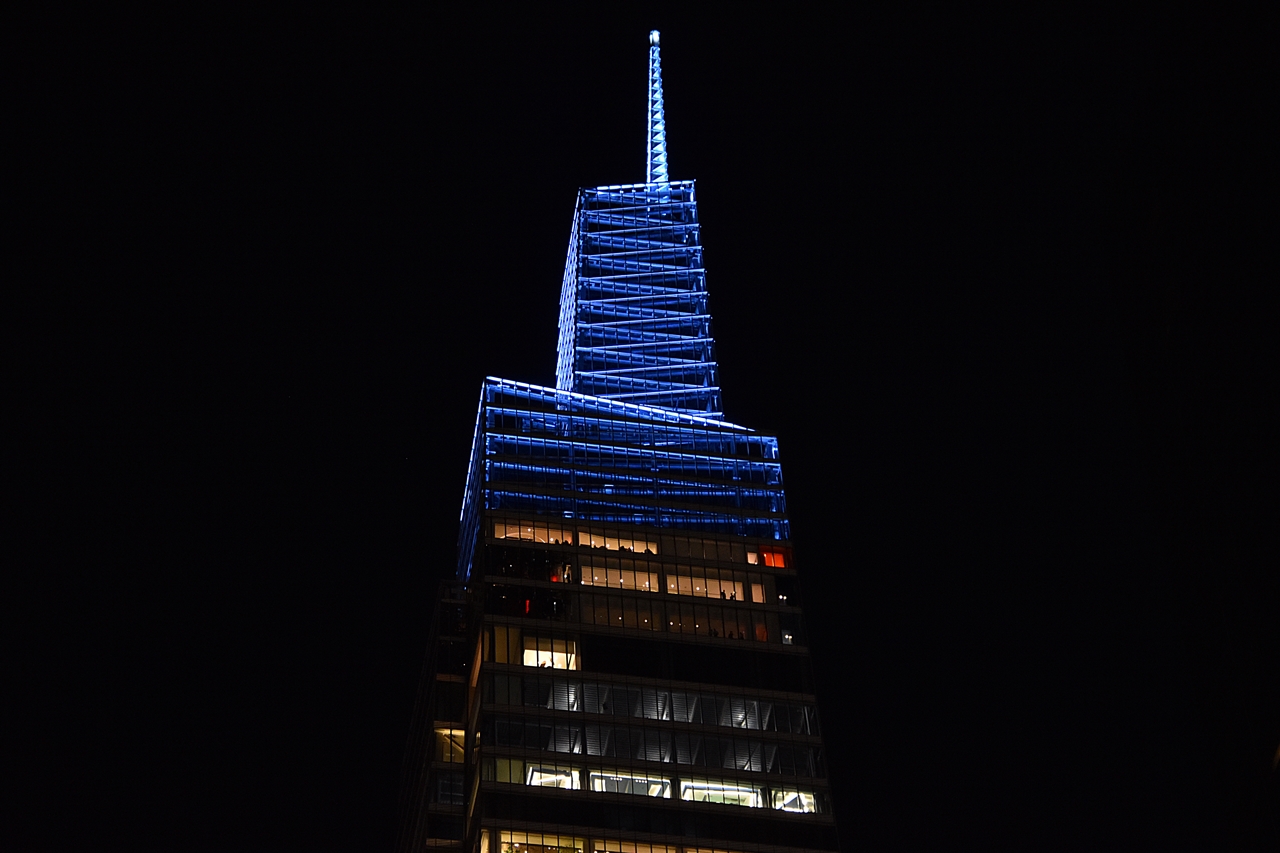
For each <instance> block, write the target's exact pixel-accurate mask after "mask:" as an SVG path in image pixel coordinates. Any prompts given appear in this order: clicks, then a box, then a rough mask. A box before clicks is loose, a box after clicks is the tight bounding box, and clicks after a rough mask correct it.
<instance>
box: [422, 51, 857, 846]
mask: <svg viewBox="0 0 1280 853" xmlns="http://www.w3.org/2000/svg"><path fill="white" fill-rule="evenodd" d="M649 41H650V47H649V122H648V124H649V137H648V160H647V163H646V176H645V177H646V181H645V183H643V184H631V185H620V186H606V187H596V188H594V189H584V190H581V191H580V192H579V194H578V202H577V207H576V210H575V213H574V219H573V230H572V233H571V237H570V243H569V253H568V258H567V260H566V264H565V276H564V282H563V286H562V290H561V297H560V327H559V344H558V350H559V353H558V355H559V357H558V360H557V370H556V387H555V388H545V387H540V386H536V385H528V384H525V383H520V382H514V381H510V380H506V379H497V378H492V377H490V378H488V379H486V380H485V381H484V384H483V387H482V389H481V394H480V410H479V415H478V418H477V421H476V431H475V440H474V444H473V446H472V451H471V463H470V467H469V470H468V473H467V483H466V491H465V493H464V497H463V506H462V517H461V525H460V531H459V538H458V571H457V576H456V579H455V580H453V581H450V582H448V583H446V584H444V585H443V587H442V590H441V594H440V596H439V599H438V601H437V604H436V612H435V618H434V621H433V626H432V639H431V646H430V652H429V655H428V660H427V665H426V669H425V671H424V677H423V683H422V688H421V690H420V692H419V699H418V706H417V708H416V710H415V720H414V728H413V732H412V734H411V738H410V744H409V751H408V754H407V757H406V767H405V785H404V803H403V811H404V816H405V819H404V823H403V826H402V830H401V834H400V839H399V848H400V849H401V850H404V851H410V850H422V849H425V848H446V849H453V850H459V851H466V853H569V851H576V853H596V852H597V851H598V852H599V853H606V851H609V852H610V853H711V851H715V853H787V851H797V853H798V851H818V850H835V849H837V847H838V845H837V842H836V831H835V822H834V818H833V816H832V814H831V805H830V802H831V800H830V795H829V788H828V781H827V778H828V777H827V769H826V758H825V756H824V753H823V747H822V737H821V726H820V724H819V720H818V713H817V707H816V703H815V700H814V688H813V683H812V676H811V668H810V663H809V655H808V649H807V645H806V637H805V630H804V622H803V618H802V614H801V609H800V606H799V604H800V602H799V589H798V585H797V582H796V565H795V560H794V557H793V554H792V549H791V535H790V526H789V523H788V520H787V514H786V498H785V494H784V492H783V486H782V470H781V466H780V463H779V458H778V442H777V439H776V438H774V437H772V436H766V435H761V434H759V433H757V432H754V431H752V430H751V429H748V428H746V427H743V426H738V425H735V424H732V423H728V422H726V421H724V420H723V416H722V410H721V396H720V387H719V383H718V371H717V367H716V361H715V342H714V340H713V338H712V335H711V325H710V314H709V312H708V307H707V289H706V277H705V270H704V269H703V264H702V248H701V243H700V239H699V226H698V213H697V200H696V197H695V192H694V183H693V182H692V181H671V180H669V179H668V173H667V150H666V130H665V122H664V118H663V107H662V77H661V64H660V57H659V46H658V34H657V32H653V33H651V34H650V37H649Z"/></svg>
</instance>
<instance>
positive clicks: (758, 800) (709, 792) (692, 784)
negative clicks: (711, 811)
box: [680, 779, 764, 809]
mask: <svg viewBox="0 0 1280 853" xmlns="http://www.w3.org/2000/svg"><path fill="white" fill-rule="evenodd" d="M680 799H682V800H689V801H691V802H695V803H724V804H726V805H731V806H747V807H748V808H753V809H759V808H763V807H764V792H763V789H761V788H759V787H757V786H755V785H744V784H741V783H739V782H732V781H724V780H720V779H681V780H680Z"/></svg>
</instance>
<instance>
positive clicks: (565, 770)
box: [524, 761, 582, 791]
mask: <svg viewBox="0 0 1280 853" xmlns="http://www.w3.org/2000/svg"><path fill="white" fill-rule="evenodd" d="M524 783H525V784H526V785H532V786H533V787H535V788H564V789H566V790H571V791H576V790H578V789H579V788H581V787H582V785H581V780H580V777H579V774H578V771H577V769H575V768H573V767H569V766H566V765H563V764H535V763H534V762H532V761H531V762H527V765H526V768H525V776H524Z"/></svg>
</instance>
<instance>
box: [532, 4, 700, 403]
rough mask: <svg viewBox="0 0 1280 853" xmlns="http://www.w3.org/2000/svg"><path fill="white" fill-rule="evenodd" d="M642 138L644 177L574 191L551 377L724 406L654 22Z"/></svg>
mask: <svg viewBox="0 0 1280 853" xmlns="http://www.w3.org/2000/svg"><path fill="white" fill-rule="evenodd" d="M646 144H647V149H648V157H647V160H646V175H645V178H646V180H645V183H643V184H628V185H619V186H603V187H595V188H594V189H583V190H580V191H579V192H578V204H577V209H576V210H575V212H574V216H573V231H572V233H571V235H570V237H569V254H568V257H567V259H566V261H565V271H564V283H563V285H562V288H561V291H560V336H559V344H558V358H557V361H556V388H558V389H560V390H562V391H575V392H577V393H580V394H590V395H593V396H598V397H607V398H611V399H615V400H624V401H627V402H632V403H640V404H643V405H648V406H658V407H661V408H668V409H675V410H677V411H682V412H689V413H696V414H699V415H703V416H710V417H720V415H721V413H722V408H721V402H720V383H719V376H718V370H717V367H716V360H715V341H714V339H713V338H712V336H711V315H710V313H709V312H708V309H707V285H706V270H705V269H704V268H703V265H702V244H701V241H700V239H699V233H698V207H697V201H696V199H695V197H694V183H693V181H671V180H669V179H668V176H667V131H666V122H665V118H664V115H663V104H662V63H661V58H660V56H659V47H658V31H657V30H654V31H653V32H651V33H649V97H648V134H647V142H646Z"/></svg>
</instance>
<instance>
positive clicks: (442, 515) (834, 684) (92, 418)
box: [7, 4, 1280, 851]
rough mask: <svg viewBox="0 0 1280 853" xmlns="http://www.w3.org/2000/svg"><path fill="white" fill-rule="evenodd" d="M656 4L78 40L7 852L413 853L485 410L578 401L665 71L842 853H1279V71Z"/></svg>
mask: <svg viewBox="0 0 1280 853" xmlns="http://www.w3.org/2000/svg"><path fill="white" fill-rule="evenodd" d="M645 8H648V7H645ZM625 9H634V11H626V10H625ZM625 9H623V10H615V11H610V12H608V13H603V12H599V11H596V12H583V13H580V14H574V15H570V14H561V13H549V12H543V11H539V12H536V13H535V12H532V11H522V12H519V13H516V14H514V15H513V14H511V13H507V12H504V11H501V10H500V9H499V8H498V7H496V6H493V7H484V8H483V9H480V10H477V11H474V12H469V13H466V14H458V15H440V14H435V13H433V14H422V15H420V16H418V17H408V18H394V17H377V16H371V15H368V14H365V13H361V14H358V15H357V14H347V15H339V14H336V13H335V14H328V13H326V14H325V15H323V16H317V17H315V18H284V17H271V16H269V15H266V14H263V15H262V16H260V17H259V16H247V17H244V18H241V19H236V20H226V19H217V20H214V19H208V20H196V19H192V18H188V17H182V18H174V19H168V20H166V19H163V18H161V19H149V20H145V21H144V20H141V19H139V20H137V21H121V20H117V19H105V18H104V19H102V20H97V21H93V20H80V21H77V22H76V23H75V24H74V25H71V24H64V25H62V27H63V29H60V30H59V33H58V37H57V38H56V39H54V40H55V41H57V42H58V43H59V45H60V47H61V52H59V53H58V54H57V56H58V57H59V61H56V62H51V63H48V66H49V67H48V70H47V72H46V71H41V72H40V73H41V74H43V75H45V76H44V78H43V79H42V86H47V87H48V88H47V91H48V92H49V93H50V94H49V95H48V96H41V97H35V98H32V99H31V101H30V106H32V107H33V109H34V113H33V115H34V118H33V120H32V122H31V123H30V124H29V125H26V124H24V125H21V126H22V127H23V128H34V129H35V130H34V132H35V133H36V134H37V139H38V141H39V144H40V145H41V146H42V147H43V148H44V149H45V151H46V152H47V153H48V154H49V155H51V156H50V162H51V163H56V164H57V165H56V166H54V167H51V168H49V169H47V170H42V171H40V172H39V178H40V180H41V181H42V183H43V185H44V186H45V187H46V192H45V193H44V204H45V205H46V206H47V209H48V211H49V212H50V213H51V214H52V215H53V216H55V217H56V220H54V221H56V222H57V228H56V229H54V231H53V232H52V233H53V234H54V235H55V236H53V237H52V238H50V239H51V244H50V246H49V249H50V251H49V252H48V253H47V257H48V259H49V260H48V261H47V262H46V264H45V266H43V267H41V268H38V272H37V273H36V274H34V275H33V278H32V280H33V281H35V282H43V283H45V284H47V285H48V286H43V292H45V293H46V294H51V295H52V297H51V298H50V299H49V300H48V302H47V304H48V305H49V306H52V309H53V310H52V311H44V312H41V313H40V317H41V319H40V320H39V321H36V322H31V323H20V324H19V328H16V329H15V330H14V334H13V335H11V336H10V339H11V341H13V342H15V343H16V345H17V346H16V349H15V352H17V353H21V354H22V358H23V359H24V360H23V361H21V362H18V363H20V364H24V365H26V364H34V365H35V366H36V367H37V368H39V370H38V371H35V370H33V371H28V373H29V374H30V375H31V376H36V375H41V376H49V377H54V380H53V381H36V380H34V379H33V380H31V381H29V382H26V383H20V390H22V391H25V392H31V393H32V394H33V395H34V396H33V397H32V400H33V403H32V405H31V406H29V407H27V408H25V409H23V410H22V411H24V412H28V413H30V414H29V416H28V417H27V419H26V423H27V425H28V426H29V427H30V428H31V429H32V431H33V432H35V433H38V434H39V435H40V437H42V438H44V439H46V440H50V441H51V446H54V447H56V448H57V450H55V452H53V453H52V454H51V455H50V456H49V457H48V458H47V459H46V458H43V457H42V458H41V459H40V460H39V461H38V462H37V463H36V465H35V468H36V471H37V477H36V481H37V482H38V483H39V484H40V486H41V491H40V494H41V495H42V496H47V497H48V498H49V502H48V503H44V502H41V501H35V502H33V504H32V508H33V509H32V511H33V516H32V519H33V521H39V520H40V519H41V518H43V517H45V516H46V515H47V512H48V511H50V509H51V508H53V507H57V506H62V505H63V504H62V503H61V502H62V501H64V500H65V499H66V498H67V497H71V498H72V502H73V503H74V505H75V509H74V510H73V511H72V512H71V513H70V514H69V515H68V516H67V517H69V518H72V519H75V520H76V521H75V523H74V524H72V525H71V528H72V529H70V530H65V529H63V530H60V531H59V532H58V533H57V534H50V535H48V536H46V537H45V538H44V539H43V540H42V541H41V543H40V548H39V549H38V551H33V553H40V554H41V555H42V556H40V557H38V558H36V557H33V558H32V562H31V572H29V573H30V574H40V575H41V576H42V577H50V578H53V579H54V581H53V583H52V585H51V586H52V594H49V595H45V596H42V597H40V599H39V601H40V603H39V604H38V605H37V609H36V613H37V614H39V616H40V621H41V622H42V623H43V624H45V625H46V626H49V625H58V626H59V627H58V628H57V629H56V630H52V631H49V632H47V633H45V632H36V633H35V634H33V635H32V636H34V637H37V638H38V639H37V640H36V641H35V648H36V650H37V654H35V655H33V656H31V657H30V658H29V661H30V662H29V663H28V664H26V665H24V666H25V668H24V669H23V670H22V672H21V675H22V677H23V679H24V681H23V684H24V685H29V686H24V688H23V690H24V692H25V693H26V695H28V696H29V697H30V698H31V700H32V701H31V708H32V709H33V713H32V714H31V717H30V723H29V725H28V726H27V727H26V729H25V730H26V731H29V732H30V733H31V736H30V738H29V743H28V747H29V749H30V754H31V756H32V757H33V758H34V760H33V761H32V762H31V763H30V767H31V770H30V772H29V773H27V774H26V776H25V779H26V783H25V784H23V785H22V786H21V788H22V789H23V790H24V792H25V799H20V800H19V801H18V802H20V803H28V802H29V806H27V805H24V806H23V807H22V808H20V809H19V814H20V815H21V817H20V818H19V819H18V820H16V821H14V822H13V823H12V826H11V831H15V832H17V833H18V834H19V837H20V838H21V840H22V844H21V846H20V847H15V848H14V849H31V850H53V849H70V848H73V847H74V848H77V849H84V848H87V847H89V846H93V847H105V848H107V849H167V850H173V849H184V850H226V849H237V850H258V849H262V850H266V849H271V850H276V851H279V850H308V851H317V850H379V849H388V848H389V847H390V844H391V840H392V838H393V835H394V827H395V819H396V798H397V792H398V785H399V774H400V763H401V758H402V751H403V745H404V742H405V737H406V734H407V728H408V723H409V717H410V713H411V710H412V702H413V694H414V689H415V686H416V681H417V678H418V673H419V668H420V665H421V659H422V655H423V651H424V648H425V644H426V638H427V632H428V628H429V626H428V623H427V618H428V615H429V613H430V610H431V596H432V594H433V591H434V588H435V584H436V583H437V581H438V579H440V578H441V577H443V576H445V575H446V574H447V573H449V572H450V571H451V570H452V566H453V560H454V541H455V536H456V523H457V514H458V507H459V504H460V500H461V493H462V485H463V475H464V472H465V467H466V463H467V456H468V450H469V444H470V438H471V431H472V428H473V425H474V417H475V406H476V401H477V395H478V391H479V384H480V380H481V378H482V377H483V376H484V375H486V374H492V375H499V376H504V377H509V378H513V379H519V380H524V381H530V382H538V383H543V384H553V383H554V358H555V352H554V350H555V337H556V328H555V322H556V311H557V299H558V293H559V287H560V279H561V274H562V270H563V263H564V253H565V249H566V246H567V241H568V234H569V226H570V220H571V216H572V212H573V203H574V194H575V192H576V190H577V188H578V187H580V186H592V185H597V184H605V183H627V182H634V181H638V180H642V179H643V171H642V170H643V154H644V152H643V121H644V96H645V74H646V33H647V31H648V30H649V29H650V28H651V27H657V28H659V29H661V30H662V32H663V70H664V78H665V85H666V105H667V119H668V126H669V145H670V152H671V154H670V162H671V169H672V176H673V177H675V178H680V179H685V178H694V179H697V180H698V181H699V185H698V187H699V200H700V214H701V218H702V223H703V237H704V242H705V245H706V247H707V248H706V259H707V266H708V270H709V273H708V284H709V287H710V290H711V299H712V302H711V305H712V311H713V314H714V318H715V333H716V338H717V343H718V348H719V352H718V354H719V359H720V363H721V370H722V373H721V378H722V384H723V387H724V399H725V406H726V410H727V416H728V417H729V418H730V419H731V420H734V421H737V422H739V423H743V424H747V425H750V426H754V427H757V428H759V429H761V430H764V431H769V432H773V433H775V434H777V435H778V436H779V437H780V441H781V447H782V453H783V462H784V472H785V475H786V478H787V484H788V495H789V499H790V509H791V517H792V520H793V529H794V531H795V535H796V541H797V546H796V547H797V552H798V555H799V560H800V563H801V569H802V572H803V574H804V581H803V583H804V590H805V594H806V599H807V604H806V609H807V613H808V615H809V621H810V626H811V634H812V636H813V637H814V659H815V666H816V667H817V670H818V678H819V685H820V693H819V698H820V701H821V703H822V712H823V714H824V721H825V729H826V733H827V736H828V748H829V752H830V756H829V764H830V765H832V766H833V767H836V768H838V769H837V770H836V773H837V776H836V778H835V780H834V784H835V786H836V788H835V794H836V804H837V808H838V809H839V814H838V817H839V820H840V821H841V833H842V837H843V841H844V845H845V846H846V848H847V849H851V850H852V849H858V850H920V849H955V848H959V847H974V848H976V847H978V846H979V845H983V846H986V847H988V848H991V849H1009V848H1015V847H1017V848H1019V849H1028V848H1034V849H1055V850H1056V849H1064V850H1065V849H1082V848H1085V847H1088V848H1091V849H1096V848H1102V849H1142V848H1151V849H1179V848H1181V847H1184V846H1185V847H1186V849H1205V848H1206V847H1208V848H1214V849H1275V847H1274V846H1273V845H1274V844H1275V843H1276V840H1277V839H1280V783H1278V781H1277V776H1278V775H1280V774H1277V772H1275V771H1273V769H1272V758H1273V755H1274V754H1275V751H1276V749H1277V746H1280V642H1278V638H1277V632H1276V628H1275V627H1274V625H1272V624H1271V623H1270V621H1269V617H1270V615H1271V611H1273V610H1275V609H1276V605H1277V601H1280V584H1277V580H1276V578H1277V573H1276V565H1277V561H1276V554H1275V544H1274V543H1275V519H1276V510H1277V494H1276V483H1277V476H1276V475H1277V470H1276V469H1277V466H1276V452H1275V435H1276V426H1277V424H1276V418H1275V391H1276V378H1277V377H1276V373H1275V370H1274V355H1275V351H1276V347H1275V334H1274V328H1275V320H1276V317H1275V314H1274V312H1272V311H1269V310H1267V309H1265V308H1264V306H1265V304H1267V301H1266V300H1264V299H1263V297H1262V294H1263V292H1264V291H1267V290H1270V289H1273V288H1274V285H1275V276H1274V274H1273V273H1274V266H1273V265H1268V266H1266V267H1264V266H1263V265H1262V264H1261V263H1259V262H1258V261H1257V258H1259V257H1260V256H1261V249H1262V247H1263V246H1264V245H1265V246H1270V247H1272V248H1274V247H1275V237H1276V234H1277V233H1280V230H1278V229H1277V225H1278V224H1280V223H1277V215H1276V212H1275V210H1276V208H1275V204H1274V196H1273V195H1271V194H1269V192H1268V190H1267V189H1266V186H1267V183H1268V182H1269V181H1271V180H1273V179H1274V177H1275V174H1274V171H1275V165H1274V163H1275V158H1274V156H1270V157H1269V158H1267V159H1265V160H1264V158H1263V157H1262V156H1261V155H1262V154H1264V153H1265V152H1266V151H1267V147H1268V146H1270V147H1273V146H1274V134H1273V132H1267V131H1265V127H1266V126H1268V124H1269V123H1268V122H1267V120H1266V116H1268V115H1271V116H1273V115H1274V113H1275V97H1274V91H1272V92H1270V93H1269V95H1268V96H1267V97H1266V98H1263V99H1258V98H1257V97H1256V91H1255V90H1256V89H1257V87H1258V81H1260V80H1264V81H1265V80H1271V81H1274V80H1275V79H1277V78H1276V75H1275V73H1274V72H1275V62H1274V55H1275V54H1274V44H1275V43H1276V40H1275V38H1274V36H1275V31H1274V28H1271V27H1270V26H1263V25H1262V22H1260V21H1254V20H1246V19H1244V18H1240V19H1226V18H1216V19H1207V18H1206V19H1199V18H1196V17H1194V16H1193V15H1190V14H1187V13H1177V14H1164V15H1157V16H1155V17H1153V18H1147V19H1139V18H1137V17H1136V16H1135V17H1132V18H1113V17H1108V16H1105V15H1099V16H1089V17H1084V18H1076V17H1072V16H1068V15H1066V14H1065V13H1064V14H1063V15H1062V16H1060V17H1055V16H1053V15H1049V14H1037V15H1035V16H1027V17H1016V16H1014V17H1008V16H991V15H986V14H974V13H966V14H964V15H960V14H958V13H939V12H937V11H929V10H924V9H913V10H905V9H904V10H896V11H893V12H890V13H886V14H883V15H879V14H876V13H867V12H846V13H844V14H843V15H842V16H840V17H827V16H825V15H822V14H816V13H815V14H808V15H806V14H792V13H791V12H788V13H787V14H786V15H784V16H778V15H777V14H776V13H771V14H770V15H768V16H759V15H746V14H741V15H739V16H737V17H735V18H734V19H727V18H721V17H718V16H715V15H712V14H710V13H708V12H698V13H689V12H681V11H676V10H675V9H674V8H673V7H665V6H661V5H659V6H654V7H652V8H650V9H649V10H648V11H642V9H641V7H640V6H639V5H638V4H637V5H635V6H627V7H625ZM33 67H34V66H33ZM42 67H43V66H42ZM33 76H34V75H33ZM22 132H27V131H26V130H23V131H22ZM1264 162H1265V164H1266V165H1265V166H1264ZM1264 202H1265V204H1264ZM18 233H22V232H21V231H19V232H18ZM45 236H46V237H47V236H48V235H45ZM1264 270H1271V272H1272V274H1271V275H1264ZM69 400H74V401H75V403H74V405H73V406H71V407H70V411H73V412H74V414H72V415H71V416H69V417H65V418H64V417H46V416H45V415H44V414H43V413H45V412H55V411H66V410H68V407H67V405H66V404H67V402H68V401H69ZM19 517H21V514H20V515H19ZM35 526H36V525H33V528H34V527H35ZM1268 533H1269V534H1270V535H1269V536H1268V535H1266V534H1268ZM1264 540H1265V541H1266V545H1265V547H1264V546H1263V542H1264ZM40 608H47V611H48V612H47V614H46V613H45V611H44V610H42V609H40ZM46 616H47V618H46ZM53 754H57V755H58V756H59V758H58V759H57V760H53V759H50V758H48V757H47V756H49V755H53ZM64 754H65V756H66V757H65V759H64V758H63V757H62V756H63V755H64ZM7 831H10V830H7Z"/></svg>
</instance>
